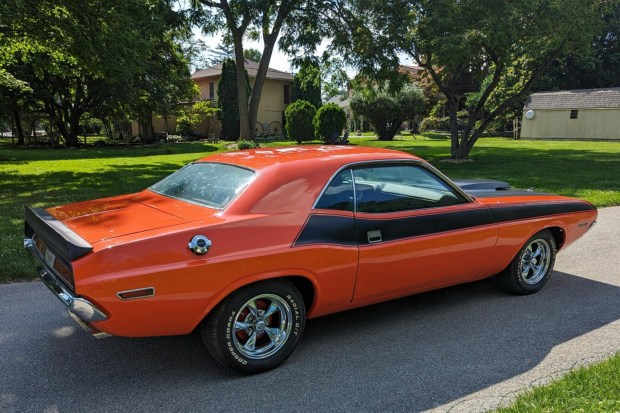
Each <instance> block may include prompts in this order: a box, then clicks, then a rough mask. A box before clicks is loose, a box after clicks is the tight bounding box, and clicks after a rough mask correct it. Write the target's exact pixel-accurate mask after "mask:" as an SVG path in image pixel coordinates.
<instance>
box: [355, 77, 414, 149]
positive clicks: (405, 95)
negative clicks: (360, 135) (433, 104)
mask: <svg viewBox="0 0 620 413" xmlns="http://www.w3.org/2000/svg"><path fill="white" fill-rule="evenodd" d="M350 102H351V109H353V111H354V112H355V113H356V114H357V115H361V116H363V117H364V118H365V119H368V120H369V121H370V123H372V126H373V127H374V129H375V132H376V133H377V136H378V137H379V140H380V141H389V140H392V139H394V135H396V133H397V132H398V131H399V129H400V127H401V125H402V124H403V122H404V121H405V120H407V119H413V118H414V117H415V116H416V115H417V114H420V113H422V110H423V109H424V95H423V94H422V91H421V90H420V89H418V88H415V87H407V88H405V89H403V90H402V91H400V92H398V93H396V94H390V93H387V92H377V91H376V90H373V89H367V90H362V91H360V92H358V93H355V94H354V95H353V96H352V97H351V101H350Z"/></svg>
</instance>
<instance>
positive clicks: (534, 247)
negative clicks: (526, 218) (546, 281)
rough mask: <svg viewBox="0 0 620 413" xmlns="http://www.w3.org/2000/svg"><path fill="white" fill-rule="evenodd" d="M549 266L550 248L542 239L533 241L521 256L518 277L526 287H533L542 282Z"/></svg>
mask: <svg viewBox="0 0 620 413" xmlns="http://www.w3.org/2000/svg"><path fill="white" fill-rule="evenodd" d="M550 264H551V247H550V246H549V243H548V242H547V241H545V240H544V239H540V238H539V239H535V240H533V241H532V242H530V243H529V245H528V246H527V247H526V248H525V251H524V252H523V254H522V255H521V262H520V263H519V276H520V277H521V280H522V281H523V282H524V283H525V284H527V285H535V284H537V283H538V282H540V280H542V279H543V278H544V277H545V275H546V274H547V272H548V271H549V267H550Z"/></svg>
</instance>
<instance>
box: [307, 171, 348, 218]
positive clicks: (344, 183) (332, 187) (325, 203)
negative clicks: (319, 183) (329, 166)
mask: <svg viewBox="0 0 620 413" xmlns="http://www.w3.org/2000/svg"><path fill="white" fill-rule="evenodd" d="M315 208H320V209H335V210H338V211H353V181H352V180H351V170H350V169H347V170H344V171H342V172H340V173H339V174H338V175H336V177H335V178H334V179H333V180H332V181H331V183H330V184H329V186H328V187H327V189H325V192H323V194H322V195H321V198H320V199H319V201H318V202H317V203H316V206H315Z"/></svg>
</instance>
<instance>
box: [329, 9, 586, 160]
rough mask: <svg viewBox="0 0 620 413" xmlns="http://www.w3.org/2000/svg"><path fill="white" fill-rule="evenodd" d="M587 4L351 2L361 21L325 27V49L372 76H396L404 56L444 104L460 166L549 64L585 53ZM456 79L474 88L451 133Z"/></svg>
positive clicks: (458, 91)
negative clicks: (494, 97)
mask: <svg viewBox="0 0 620 413" xmlns="http://www.w3.org/2000/svg"><path fill="white" fill-rule="evenodd" d="M593 3H594V2H593V0H588V1H583V0H515V1H510V2H508V1H503V2H496V1H490V0H471V1H457V0H397V1H394V2H383V1H379V0H351V1H350V2H349V7H350V9H351V11H352V13H351V14H352V15H354V16H355V15H360V16H364V19H363V20H364V21H363V22H359V21H354V26H353V28H352V26H351V25H352V23H351V22H348V21H344V20H343V19H340V23H339V24H338V25H335V24H333V23H332V25H331V29H332V31H334V33H335V34H334V35H333V36H334V38H335V39H336V40H337V41H334V42H332V46H331V49H332V50H336V49H339V50H340V51H342V53H345V54H346V55H345V57H346V59H347V60H348V61H350V62H351V63H352V64H354V65H356V66H357V67H360V68H362V69H363V72H365V73H371V74H373V75H374V76H375V77H381V76H386V75H387V74H388V73H394V72H396V69H397V65H398V53H403V52H404V53H406V54H408V55H409V56H411V57H412V58H413V59H414V60H415V61H417V62H418V64H419V65H421V66H423V67H424V68H425V69H426V70H427V72H428V73H429V75H430V76H431V77H432V79H433V81H434V82H435V83H436V84H437V86H438V88H439V89H440V91H441V92H442V93H443V95H444V96H445V97H446V100H447V103H448V107H449V113H450V123H451V139H452V145H451V157H452V158H455V159H465V158H467V157H468V156H469V153H470V151H471V149H472V148H473V146H474V144H475V143H476V141H477V140H478V138H479V137H480V135H481V134H482V132H483V131H484V130H485V129H486V128H487V126H488V125H489V124H490V123H491V122H492V121H493V120H494V119H495V118H496V117H497V116H499V115H500V114H502V113H503V112H504V111H505V110H507V109H508V108H509V107H510V106H511V105H512V104H513V103H514V102H516V101H519V100H521V99H523V98H524V97H525V96H526V95H527V94H528V92H529V90H530V89H531V87H532V84H533V83H534V82H535V81H536V79H538V78H539V77H540V76H541V75H542V73H544V71H545V70H546V69H547V68H548V67H549V66H550V65H551V64H552V63H553V62H554V61H555V60H556V59H558V58H559V57H560V56H562V55H564V54H566V52H567V51H569V50H570V51H573V52H578V51H580V50H584V49H587V47H588V44H589V43H590V41H591V39H592V37H593V34H594V31H595V28H596V26H597V15H596V10H595V7H594V6H593ZM341 14H344V15H346V16H347V18H348V16H349V14H345V13H341ZM334 21H336V20H334ZM464 76H469V77H471V78H472V80H473V85H476V84H478V85H481V86H482V88H481V89H480V94H479V95H478V98H477V99H476V100H475V101H470V103H471V105H469V106H468V107H467V110H468V112H469V117H468V122H467V125H466V126H465V128H464V129H463V130H462V131H461V132H459V130H458V127H457V112H458V111H459V109H460V108H461V106H462V105H463V102H464V99H465V92H466V90H463V88H462V85H463V82H462V80H463V78H464ZM508 77H513V78H514V79H515V80H516V81H508V80H507V78H508ZM485 79H487V80H486V81H485ZM502 82H505V83H510V84H512V85H513V87H512V88H510V89H509V90H507V92H508V93H506V94H503V95H502V96H501V99H499V100H498V103H497V105H495V106H494V107H493V108H491V107H490V105H489V97H490V96H491V94H492V93H493V92H494V91H495V90H496V89H497V88H498V86H499V85H500V84H501V83H502ZM498 97H499V95H498ZM478 121H479V122H478Z"/></svg>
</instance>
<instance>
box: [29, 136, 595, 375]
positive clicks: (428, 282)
mask: <svg viewBox="0 0 620 413" xmlns="http://www.w3.org/2000/svg"><path fill="white" fill-rule="evenodd" d="M596 218H597V211H596V208H595V207H594V206H592V205H591V204H590V203H588V202H586V201H582V200H578V199H573V198H567V197H563V196H557V195H551V194H544V193H536V192H532V191H519V190H513V189H511V188H510V186H509V185H508V184H505V183H502V182H498V181H484V180H478V181H477V180H455V181H452V180H450V179H448V178H447V177H445V176H444V175H443V174H441V173H440V172H439V171H438V170H436V169H435V168H434V167H432V166H431V165H430V164H429V163H427V162H425V161H424V160H422V159H420V158H418V157H415V156H413V155H410V154H407V153H403V152H398V151H392V150H384V149H376V148H364V147H354V146H305V147H290V148H271V149H268V148H263V149H253V150H247V151H237V152H228V153H219V154H216V155H212V156H209V157H206V158H203V159H200V160H198V161H196V162H193V163H191V164H189V165H187V166H185V167H183V168H182V169H180V170H179V171H177V172H175V173H173V174H172V175H170V176H168V177H166V178H164V179H163V180H162V181H160V182H157V183H155V184H154V185H152V186H151V187H149V188H148V189H146V190H144V191H142V192H138V193H135V194H130V195H123V196H115V197H111V198H104V199H98V200H94V201H86V202H79V203H73V204H68V205H63V206H58V207H54V208H49V209H40V208H32V207H26V212H25V240H24V245H25V247H26V249H27V251H28V252H29V255H30V256H31V258H32V260H33V262H34V265H35V267H36V269H37V272H38V274H39V276H40V278H41V279H42V280H43V282H44V283H45V285H46V286H47V287H48V288H49V289H50V290H51V291H52V292H53V293H54V294H55V295H56V296H57V297H58V298H59V299H60V301H61V302H62V303H63V304H64V306H65V307H66V308H67V310H68V312H69V315H70V316H71V317H72V318H73V319H74V320H75V321H76V322H77V323H78V324H79V325H80V326H81V327H83V328H84V329H85V330H87V331H89V332H90V333H91V334H92V335H93V336H95V337H97V338H103V337H109V336H127V337H145V336H162V335H179V334H187V333H190V332H192V331H194V330H198V331H199V332H200V335H201V336H202V339H203V341H204V343H205V347H206V350H207V352H208V353H209V354H210V355H211V356H213V357H214V358H215V359H216V360H217V361H218V362H220V363H221V364H223V365H224V366H227V367H229V368H232V369H235V370H237V371H239V372H242V373H256V372H261V371H265V370H268V369H271V368H274V367H276V366H278V365H279V364H280V363H282V362H283V361H284V360H285V359H286V358H287V357H288V356H289V355H290V354H291V352H292V351H293V350H294V348H295V346H296V345H297V344H298V342H299V340H300V338H301V336H302V334H303V331H304V327H305V324H306V320H307V319H309V318H314V317H319V316H322V315H326V314H331V313H335V312H338V311H343V310H348V309H351V308H355V307H360V306H366V305H370V304H374V303H378V302H381V301H385V300H390V299H395V298H398V297H403V296H407V295H411V294H416V293H420V292H424V291H429V290H433V289H437V288H443V287H447V286H451V285H455V284H459V283H466V282H471V281H476V280H481V279H484V278H490V277H492V278H493V279H494V280H495V281H496V283H497V284H498V285H499V286H500V287H501V288H503V289H505V290H507V291H509V292H512V293H515V294H531V293H534V292H536V291H538V290H540V289H541V288H542V287H543V286H544V285H545V284H546V283H547V281H548V279H549V277H550V275H551V273H552V270H553V264H554V261H555V257H556V252H557V251H559V250H562V249H564V248H566V247H567V246H568V245H570V244H571V243H572V242H574V241H575V240H576V239H578V238H579V237H581V236H582V235H583V234H584V233H586V231H588V230H589V229H590V228H591V227H592V226H593V225H594V223H595V221H596Z"/></svg>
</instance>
